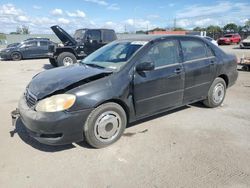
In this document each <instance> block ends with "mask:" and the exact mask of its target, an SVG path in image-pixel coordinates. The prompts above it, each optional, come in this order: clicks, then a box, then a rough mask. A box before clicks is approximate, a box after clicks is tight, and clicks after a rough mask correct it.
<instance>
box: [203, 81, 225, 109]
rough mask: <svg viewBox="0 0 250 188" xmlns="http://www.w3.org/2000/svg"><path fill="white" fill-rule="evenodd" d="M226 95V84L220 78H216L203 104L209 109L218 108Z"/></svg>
mask: <svg viewBox="0 0 250 188" xmlns="http://www.w3.org/2000/svg"><path fill="white" fill-rule="evenodd" d="M225 95H226V83H225V81H224V80H223V79H222V78H216V79H215V80H214V81H213V83H212V85H211V87H210V89H209V91H208V96H207V99H206V100H204V101H203V103H204V104H205V105H206V106H207V107H209V108H215V107H218V106H220V105H221V104H222V103H223V101H224V98H225Z"/></svg>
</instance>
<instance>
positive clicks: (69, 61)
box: [57, 52, 77, 66]
mask: <svg viewBox="0 0 250 188" xmlns="http://www.w3.org/2000/svg"><path fill="white" fill-rule="evenodd" d="M75 63H77V59H76V56H75V55H74V54H72V53H70V52H63V53H61V54H60V55H59V56H58V57H57V65H58V66H69V65H73V64H75Z"/></svg>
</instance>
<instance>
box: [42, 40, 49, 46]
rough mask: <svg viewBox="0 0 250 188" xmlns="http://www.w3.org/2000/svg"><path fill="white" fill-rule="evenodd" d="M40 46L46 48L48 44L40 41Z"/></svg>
mask: <svg viewBox="0 0 250 188" xmlns="http://www.w3.org/2000/svg"><path fill="white" fill-rule="evenodd" d="M40 46H48V42H47V41H40Z"/></svg>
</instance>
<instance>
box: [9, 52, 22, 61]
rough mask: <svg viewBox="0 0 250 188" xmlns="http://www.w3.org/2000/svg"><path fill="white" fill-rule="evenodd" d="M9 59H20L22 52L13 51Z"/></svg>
mask: <svg viewBox="0 0 250 188" xmlns="http://www.w3.org/2000/svg"><path fill="white" fill-rule="evenodd" d="M11 59H12V60H13V61H20V60H21V59H22V54H21V53H20V52H13V53H12V54H11Z"/></svg>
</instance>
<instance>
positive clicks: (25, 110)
mask: <svg viewBox="0 0 250 188" xmlns="http://www.w3.org/2000/svg"><path fill="white" fill-rule="evenodd" d="M90 112H91V109H87V110H82V111H77V112H66V111H62V112H37V111H35V110H33V109H31V108H29V107H28V106H27V104H26V100H25V99H24V97H22V98H21V99H20V101H19V105H18V113H19V114H20V118H21V120H22V122H23V124H24V126H25V127H26V129H27V132H28V133H29V135H30V136H31V137H33V138H34V139H36V140H37V141H39V142H40V143H43V144H47V145H63V144H69V143H72V142H78V141H82V140H83V127H84V124H85V121H86V119H87V117H88V115H89V114H90ZM12 118H13V113H12Z"/></svg>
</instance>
